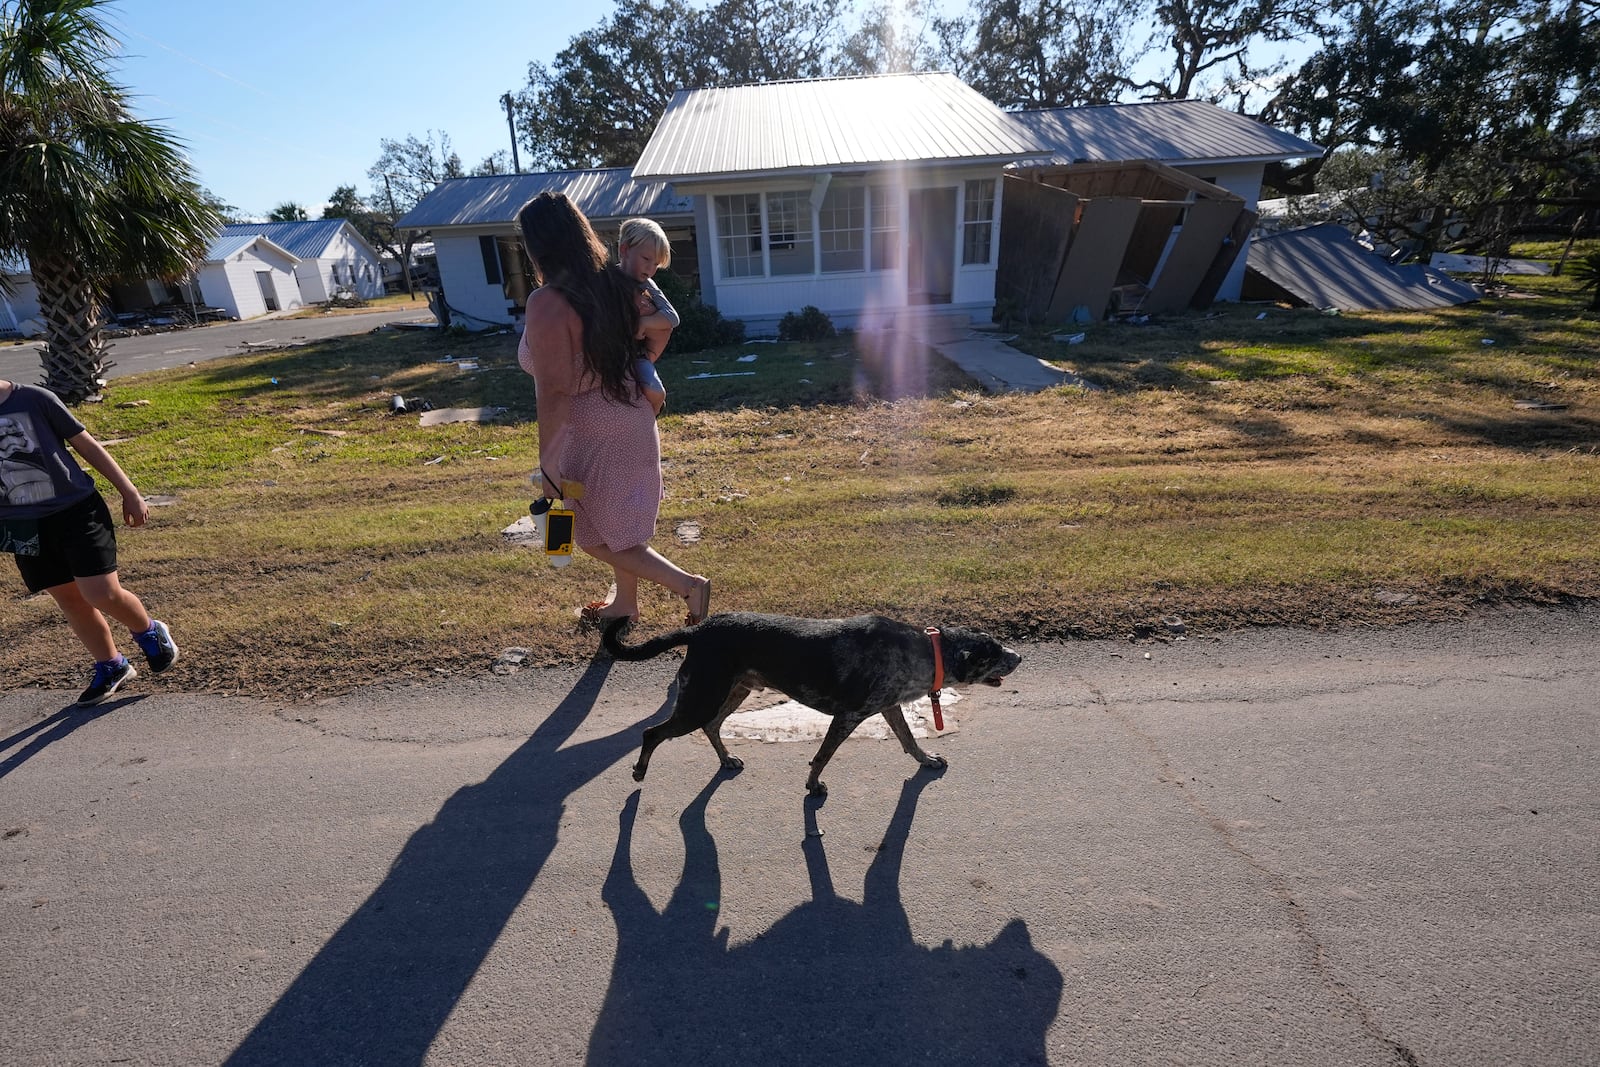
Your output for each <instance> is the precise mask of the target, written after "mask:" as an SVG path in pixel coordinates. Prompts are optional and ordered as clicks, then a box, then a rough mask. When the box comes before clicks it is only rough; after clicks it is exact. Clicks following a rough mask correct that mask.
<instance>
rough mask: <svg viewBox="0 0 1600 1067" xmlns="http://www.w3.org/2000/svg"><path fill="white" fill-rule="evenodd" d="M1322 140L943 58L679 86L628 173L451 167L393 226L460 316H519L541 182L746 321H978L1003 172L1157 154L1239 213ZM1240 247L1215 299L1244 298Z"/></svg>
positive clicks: (987, 302) (769, 326)
mask: <svg viewBox="0 0 1600 1067" xmlns="http://www.w3.org/2000/svg"><path fill="white" fill-rule="evenodd" d="M1320 152H1321V149H1320V148H1318V147H1317V146H1316V145H1313V144H1311V143H1309V142H1307V141H1303V140H1301V139H1300V138H1297V137H1294V136H1292V135H1290V134H1287V133H1284V132H1283V131H1280V130H1275V129H1273V128H1271V127H1268V126H1263V125H1262V124H1260V123H1258V122H1255V121H1253V120H1251V119H1247V118H1245V117H1243V116H1241V115H1237V114H1234V113H1232V112H1229V111H1226V110H1224V109H1222V108H1219V107H1216V106H1215V105H1213V104H1208V103H1204V102H1200V101H1171V102H1163V103H1151V104H1126V105H1111V106H1107V107H1087V108H1070V109H1055V110H1049V111H1033V112H1013V113H1007V112H1003V111H1001V110H1000V109H999V108H998V107H996V106H995V105H994V104H993V103H991V102H990V101H988V100H987V99H985V98H984V97H983V96H982V95H980V94H979V93H978V92H977V91H976V90H974V89H972V88H971V87H969V86H968V85H966V84H965V83H963V82H962V81H960V80H959V79H958V78H956V77H955V76H954V75H952V74H947V73H940V74H889V75H879V76H873V77H860V78H827V79H817V80H811V81H793V82H775V83H768V84H763V85H745V86H735V87H731V88H722V89H693V90H683V91H680V92H678V93H676V94H674V95H673V97H672V100H671V101H670V102H669V103H668V105H667V108H666V111H665V112H664V114H663V115H662V117H661V121H660V123H659V124H658V125H657V127H656V130H655V132H654V134H653V135H652V136H651V138H650V142H649V144H647V145H646V146H645V149H644V152H643V154H642V155H641V156H640V158H639V161H638V163H637V164H635V166H634V167H632V168H631V171H630V169H627V168H605V169H600V170H584V171H560V172H554V173H547V174H517V175H500V176H493V177H483V178H461V179H457V180H455V181H450V182H445V183H443V184H442V185H440V186H438V187H437V188H436V189H434V190H433V191H432V192H431V193H429V194H428V195H427V196H426V197H424V198H423V199H422V201H421V202H419V203H418V204H417V206H416V207H415V208H413V209H412V210H411V211H410V212H408V213H407V214H406V215H405V217H404V218H402V219H401V220H400V225H401V226H402V227H405V228H409V229H414V230H427V231H429V232H431V233H432V235H433V238H434V241H435V246H436V250H437V253H438V269H439V278H440V284H441V287H442V288H443V290H444V294H445V298H446V301H447V302H448V305H449V307H450V309H451V312H452V314H454V315H457V316H460V317H461V319H462V321H464V322H466V323H467V324H468V325H469V326H488V325H500V324H504V323H510V322H514V321H517V317H518V316H519V315H520V313H521V308H522V303H523V298H524V296H525V294H526V291H527V281H526V275H525V270H524V267H523V264H522V250H521V244H520V240H519V238H518V235H517V232H516V224H515V215H516V212H517V209H518V208H520V207H521V206H522V204H524V203H526V202H527V200H529V199H530V198H531V197H533V196H534V195H535V194H537V193H539V192H542V191H545V190H561V191H564V192H566V193H567V195H568V196H570V197H572V199H573V200H574V201H575V202H577V204H578V206H579V207H580V208H582V209H583V211H584V212H585V213H586V214H587V215H588V216H589V217H590V220H591V221H592V222H593V223H594V224H595V228H596V229H597V230H600V231H602V233H603V234H604V232H605V231H606V230H607V229H608V228H611V229H614V227H615V225H616V223H618V222H620V221H621V220H622V219H624V218H627V217H629V216H632V215H646V216H649V217H651V218H654V219H655V220H656V221H657V222H659V223H661V224H662V226H663V227H664V228H665V229H666V230H667V232H668V236H669V237H670V238H671V239H672V241H673V264H674V270H675V272H676V273H678V274H679V275H680V276H688V277H690V278H691V279H697V280H698V283H699V289H700V295H701V298H702V299H703V300H704V301H705V302H706V303H707V304H710V305H712V306H714V307H716V308H717V309H718V310H720V311H721V312H722V313H723V314H724V315H726V316H727V317H729V318H734V319H742V320H744V322H745V324H746V326H747V328H748V329H749V330H750V331H751V332H752V333H758V334H759V333H771V332H773V331H774V330H775V327H776V325H777V323H778V321H779V320H780V319H781V318H782V317H783V316H784V315H785V314H787V313H789V312H791V311H798V310H800V309H801V308H803V307H805V306H807V305H811V306H815V307H817V308H820V309H821V310H823V311H825V312H827V313H828V315H829V316H830V317H831V318H832V319H833V321H834V322H835V324H837V325H840V326H850V325H859V324H861V323H862V322H863V321H870V320H871V319H873V318H875V317H884V318H887V317H893V316H898V315H905V314H908V313H909V314H917V315H933V316H945V315H948V316H952V317H956V318H959V319H961V320H963V321H974V322H986V321H989V319H990V318H991V317H992V314H993V310H994V306H995V282H996V277H997V274H998V271H999V262H1000V249H1001V243H1002V227H1003V226H1004V224H1005V205H1004V199H1005V195H1004V190H1005V187H1006V182H1005V181H1003V180H1001V179H1002V177H1003V176H1004V175H1008V174H1025V173H1029V171H1028V168H1029V167H1041V168H1045V169H1048V168H1050V167H1051V166H1060V165H1062V164H1077V163H1082V162H1085V161H1099V160H1106V161H1117V162H1126V161H1153V162H1156V163H1163V164H1168V165H1170V166H1172V167H1174V168H1178V169H1180V170H1182V171H1184V172H1185V173H1186V177H1185V179H1184V180H1185V181H1188V182H1189V183H1190V185H1191V186H1195V185H1199V184H1201V183H1199V182H1196V181H1194V179H1203V180H1204V182H1207V183H1210V184H1211V185H1214V186H1217V187H1220V188H1219V189H1212V190H1211V192H1212V193H1213V194H1219V195H1221V194H1235V195H1237V197H1238V198H1239V199H1240V200H1242V201H1243V202H1244V204H1245V207H1246V209H1247V210H1250V209H1253V208H1254V205H1255V203H1256V201H1257V199H1258V197H1259V195H1260V191H1261V185H1262V181H1263V177H1264V174H1265V171H1266V168H1267V166H1269V165H1271V164H1274V163H1281V162H1282V161H1285V160H1290V159H1297V158H1304V157H1306V156H1311V155H1317V154H1320ZM1036 173H1042V171H1041V172H1036ZM1194 195H1197V194H1194V193H1193V192H1191V193H1190V196H1191V199H1192V198H1193V196H1194ZM1236 213H1237V212H1236ZM1173 217H1175V218H1180V219H1181V218H1182V217H1183V215H1182V213H1181V212H1179V211H1178V209H1177V208H1176V207H1174V208H1173ZM1252 217H1253V212H1252ZM1180 230H1181V224H1180V226H1179V227H1178V228H1175V229H1173V231H1172V235H1171V238H1170V239H1169V242H1168V243H1169V247H1170V246H1171V244H1173V243H1175V242H1176V240H1177V236H1178V234H1179V232H1180ZM1013 236H1014V237H1015V236H1017V235H1013ZM1158 248H1159V244H1158ZM1244 262H1245V256H1244V255H1242V254H1241V255H1238V256H1237V259H1236V261H1234V262H1232V264H1231V266H1230V268H1229V269H1228V271H1227V274H1226V278H1225V279H1224V280H1223V281H1222V282H1221V284H1220V288H1218V289H1217V290H1216V296H1217V298H1219V299H1237V298H1238V294H1239V287H1240V284H1241V282H1242V279H1243V272H1244ZM1110 269H1111V270H1112V271H1115V269H1116V265H1115V264H1112V266H1111V268H1110ZM1207 291H1210V289H1209V287H1208V290H1207Z"/></svg>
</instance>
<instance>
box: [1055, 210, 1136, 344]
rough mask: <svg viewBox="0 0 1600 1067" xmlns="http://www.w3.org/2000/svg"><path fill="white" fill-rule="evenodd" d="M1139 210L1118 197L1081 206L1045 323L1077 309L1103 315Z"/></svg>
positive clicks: (1097, 317)
mask: <svg viewBox="0 0 1600 1067" xmlns="http://www.w3.org/2000/svg"><path fill="white" fill-rule="evenodd" d="M1141 206H1142V204H1141V202H1140V201H1138V200H1134V199H1131V198H1128V197H1120V196H1108V197H1100V198H1098V199H1095V200H1090V201H1087V202H1086V203H1085V204H1084V205H1083V219H1082V221H1080V222H1079V223H1078V229H1077V232H1076V233H1075V234H1074V235H1073V238H1072V246H1071V247H1070V248H1068V249H1067V261H1066V263H1065V264H1064V265H1063V266H1062V268H1061V276H1060V277H1059V278H1058V279H1057V280H1056V288H1055V292H1054V294H1053V295H1052V296H1051V298H1050V306H1049V308H1048V310H1047V311H1046V312H1045V317H1046V318H1047V319H1048V320H1050V321H1052V322H1054V321H1059V320H1061V319H1064V318H1066V317H1067V316H1069V315H1071V314H1072V309H1073V308H1075V307H1078V306H1079V305H1082V306H1084V307H1086V308H1088V309H1089V313H1090V314H1091V315H1093V316H1094V317H1095V318H1096V319H1099V318H1101V317H1102V316H1103V315H1104V314H1105V311H1106V304H1107V303H1108V302H1109V301H1110V300H1111V287H1112V286H1113V285H1115V284H1116V282H1117V269H1118V268H1119V267H1121V266H1122V257H1123V253H1124V252H1126V250H1127V247H1128V239H1129V238H1130V237H1131V236H1132V235H1133V228H1134V226H1135V225H1136V224H1137V223H1138V221H1139V210H1140V208H1141Z"/></svg>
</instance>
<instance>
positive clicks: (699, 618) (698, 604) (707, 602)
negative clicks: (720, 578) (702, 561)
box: [683, 578, 711, 626]
mask: <svg viewBox="0 0 1600 1067" xmlns="http://www.w3.org/2000/svg"><path fill="white" fill-rule="evenodd" d="M683 599H684V600H685V601H687V602H688V604H689V614H688V615H687V616H686V617H685V618H684V620H683V624H684V625H685V626H695V625H698V624H699V623H702V622H705V621H706V616H707V615H709V614H711V579H710V578H701V579H700V580H699V583H698V584H697V585H696V586H695V587H694V588H693V589H691V590H689V594H688V595H687V596H685V597H684V598H683Z"/></svg>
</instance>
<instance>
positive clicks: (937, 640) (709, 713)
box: [601, 611, 1022, 796]
mask: <svg viewBox="0 0 1600 1067" xmlns="http://www.w3.org/2000/svg"><path fill="white" fill-rule="evenodd" d="M626 621H627V620H624V619H618V620H616V621H615V622H613V623H611V624H610V625H609V626H607V627H606V630H605V635H604V637H603V638H602V640H601V643H602V644H603V645H604V646H605V649H606V651H607V652H609V653H611V655H613V656H614V657H616V658H617V659H619V660H628V661H638V660H646V659H650V658H652V657H654V656H658V655H660V654H661V653H663V652H665V651H666V650H667V649H669V648H678V647H679V646H685V647H686V649H687V650H686V651H685V653H684V657H683V666H682V667H680V668H679V669H678V699H677V702H676V703H675V704H674V705H673V708H672V715H671V716H670V717H668V718H667V720H666V721H665V722H660V723H657V724H655V725H654V726H651V727H648V728H647V729H646V730H645V732H644V747H643V748H642V749H640V751H639V762H638V763H636V764H634V767H633V780H634V781H636V782H642V781H644V775H645V771H646V770H647V769H648V768H649V766H650V754H651V753H652V752H654V751H655V748H656V746H657V745H659V744H661V742H663V741H665V740H666V739H667V738H669V737H682V736H683V735H684V734H686V733H689V732H690V731H691V730H704V731H705V735H706V737H708V738H710V740H711V747H712V748H714V749H716V752H717V756H718V757H719V758H720V759H721V760H722V766H723V767H725V768H727V769H729V770H738V769H739V768H741V767H743V766H744V762H743V761H742V760H740V759H738V758H737V757H735V756H732V755H729V753H728V750H727V748H726V747H725V746H724V745H723V743H722V736H721V731H722V721H723V720H724V719H726V718H727V717H728V716H729V715H731V714H732V713H733V712H734V710H735V709H737V708H738V706H739V704H740V702H741V701H743V700H744V698H745V697H747V696H749V695H750V692H751V691H752V690H754V689H759V688H762V687H767V688H771V689H777V690H779V691H781V692H783V693H785V694H787V695H788V696H789V697H791V698H792V699H794V700H798V701H799V702H800V703H802V704H805V705H806V706H807V707H812V708H815V709H817V710H818V711H820V712H823V713H824V714H827V715H831V716H833V723H832V724H831V725H830V726H829V727H828V733H827V736H825V737H824V738H823V739H822V747H821V748H819V749H818V750H817V755H816V757H815V758H814V759H812V761H811V776H810V777H809V778H808V779H806V790H807V791H808V792H810V793H813V794H815V795H818V796H821V795H823V794H826V793H827V791H828V788H827V786H825V785H823V784H822V780H821V778H820V777H819V776H820V775H821V774H822V768H824V767H826V766H827V765H828V760H829V759H831V758H832V757H833V753H834V750H836V749H837V748H838V747H839V745H840V744H841V743H842V742H843V741H844V739H845V738H847V737H849V736H850V734H851V732H852V731H853V730H855V728H856V727H857V726H859V725H860V724H861V722H862V721H863V720H865V719H867V718H869V717H870V716H873V715H880V714H881V715H882V716H883V717H884V719H885V720H887V722H888V723H889V727H890V729H892V730H894V735H895V737H897V738H899V740H900V747H902V748H904V749H905V750H906V752H908V753H909V754H910V755H911V756H912V757H913V758H914V759H916V761H917V762H918V763H920V764H922V765H923V766H924V767H943V766H945V760H944V757H943V756H935V755H929V754H928V753H926V752H924V751H923V750H922V748H921V746H919V745H918V744H917V742H916V740H915V739H914V738H913V737H912V736H911V728H910V727H909V726H907V725H906V719H905V715H904V714H903V713H902V712H901V710H900V705H901V704H904V703H905V702H906V701H908V700H915V699H917V698H918V697H923V696H927V695H928V694H929V693H930V692H931V691H932V690H933V688H934V684H935V683H934V677H935V671H936V669H937V668H938V667H940V666H942V673H943V676H944V680H946V681H950V682H960V683H969V682H983V683H985V684H986V685H995V686H997V685H999V684H1000V679H1001V678H1004V677H1005V676H1006V675H1008V674H1010V673H1011V672H1012V671H1014V670H1016V668H1017V664H1018V663H1020V662H1021V661H1022V657H1021V656H1018V655H1017V654H1016V653H1015V652H1013V651H1011V650H1010V649H1009V648H1006V647H1005V646H1004V645H1002V644H1001V643H1000V642H998V641H996V640H995V639H994V638H992V637H990V636H989V635H988V634H982V633H978V632H976V631H973V630H965V629H961V628H958V627H950V628H949V629H945V630H941V631H937V632H929V631H924V630H919V629H917V628H916V627H914V626H908V625H906V624H905V623H903V622H896V621H895V620H893V619H886V618H884V617H883V616H881V615H858V616H856V617H855V618H853V619H795V618H790V617H789V616H786V615H757V614H754V613H752V612H742V611H741V612H729V613H727V614H723V615H713V616H712V617H711V618H709V619H706V620H705V621H704V622H702V623H700V624H699V625H697V626H687V627H683V628H682V629H678V630H673V631H672V632H671V633H667V634H663V635H662V636H660V637H656V638H652V639H650V640H648V641H645V642H643V643H642V644H638V645H625V644H623V643H622V641H621V632H622V628H623V626H624V625H625V623H626ZM936 650H937V655H938V662H937V663H936V661H935V654H936Z"/></svg>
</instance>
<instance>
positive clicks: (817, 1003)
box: [588, 774, 1062, 1067]
mask: <svg viewBox="0 0 1600 1067" xmlns="http://www.w3.org/2000/svg"><path fill="white" fill-rule="evenodd" d="M726 778H727V776H726V775H719V776H718V777H717V778H715V779H713V780H712V782H711V783H710V784H709V785H707V786H706V788H705V789H704V790H702V791H701V792H700V794H699V796H697V797H696V798H695V800H694V802H693V803H691V804H690V805H689V806H688V808H687V809H685V811H684V812H683V815H682V816H681V818H680V820H679V823H680V827H681V829H682V831H683V840H684V862H683V874H682V877H681V878H680V879H679V882H678V885H677V888H676V889H675V890H674V892H673V894H672V898H671V900H670V901H669V902H668V903H667V906H666V908H665V909H664V910H662V911H661V912H659V913H658V912H657V911H656V910H655V907H654V906H653V905H652V904H651V903H650V900H649V898H648V897H647V896H646V895H645V893H644V891H643V890H642V889H641V888H640V886H639V884H638V881H637V879H636V878H635V877H634V874H633V867H632V853H631V842H632V837H633V826H634V820H635V818H636V817H637V814H638V806H639V793H638V792H637V791H635V792H634V793H633V794H632V795H631V796H630V797H629V798H628V801H627V803H626V804H625V805H624V807H623V809H622V814H621V826H620V830H619V833H618V838H617V850H616V853H615V855H614V856H613V859H612V864H611V870H610V872H609V874H608V875H607V877H606V881H605V887H604V892H603V898H604V900H605V903H606V905H607V906H608V907H609V908H610V909H611V912H612V914H613V916H614V917H615V920H616V924H617V955H616V962H615V964H614V967H613V971H612V976H611V985H610V988H609V989H608V990H607V992H606V999H605V1003H604V1005H603V1006H602V1008H601V1011H600V1016H599V1019H598V1020H597V1022H596V1024H595V1029H594V1033H593V1035H592V1037H591V1039H590V1045H589V1060H588V1062H589V1063H590V1064H594V1065H597V1067H612V1065H620V1064H629V1065H638V1064H662V1065H668V1064H670V1065H673V1067H677V1065H679V1064H683V1063H698V1064H713V1065H714V1064H750V1063H760V1064H804V1065H806V1067H813V1065H815V1064H819V1063H870V1064H900V1063H928V1062H938V1063H950V1064H1026V1063H1040V1064H1042V1063H1045V1062H1047V1060H1046V1054H1045V1036H1046V1033H1047V1031H1048V1030H1049V1028H1050V1024H1051V1022H1052V1021H1053V1020H1054V1019H1055V1016H1056V1013H1057V1010H1058V1008H1059V1006H1060V1001H1061V991H1062V980H1061V973H1060V972H1059V971H1058V970H1057V969H1056V967H1055V965H1054V964H1053V963H1052V962H1051V961H1050V960H1049V958H1048V957H1046V956H1045V955H1043V954H1042V953H1040V952H1038V951H1037V950H1035V949H1034V947H1033V943H1032V941H1031V939H1030V938H1029V936H1028V928H1027V924H1026V923H1025V922H1024V921H1023V920H1021V919H1013V920H1012V921H1011V922H1009V923H1008V924H1007V925H1006V926H1005V928H1004V929H1002V930H1001V931H1000V933H999V935H998V936H996V937H995V939H994V940H993V941H992V942H990V943H989V944H987V945H974V946H969V947H965V948H956V947H954V946H953V945H952V944H951V942H950V941H948V940H947V941H945V943H944V944H943V945H941V946H939V947H937V948H930V947H927V946H924V945H921V944H918V943H917V942H916V940H914V938H913V937H912V931H911V924H910V921H909V919H908V917H907V915H906V910H905V905H904V903H903V902H902V900H901V895H900V875H901V864H902V859H903V857H904V855H905V844H906V839H907V836H908V834H909V832H910V829H911V821H912V817H913V815H914V813H915V809H916V805H917V799H918V797H919V795H920V794H921V792H922V790H923V789H925V788H926V787H927V786H928V785H929V784H931V783H932V782H933V781H936V780H937V777H936V776H932V775H926V774H918V775H916V776H915V777H914V778H912V779H910V780H908V781H907V782H906V784H905V786H904V787H903V788H902V790H901V794H900V801H899V804H898V805H897V806H896V808H895V812H894V815H893V817H892V818H891V820H890V822H889V827H888V830H887V832H886V833H885V835H884V841H883V844H882V846H881V847H880V850H879V852H878V854H877V856H876V858H875V859H874V860H873V862H872V864H871V866H870V867H869V869H868V871H867V875H866V879H865V892H864V894H863V900H862V902H861V903H859V904H857V903H855V902H853V901H850V900H846V899H842V898H840V897H839V896H838V895H836V894H835V893H834V889H833V881H832V877H831V875H830V874H829V872H828V861H827V856H826V853H825V852H824V850H823V844H822V836H821V834H820V833H818V832H817V828H816V813H817V807H818V806H819V804H820V801H817V800H814V799H813V800H808V801H807V802H806V812H805V815H806V829H807V834H806V838H805V841H804V844H803V845H802V849H803V851H804V853H805V861H806V867H807V872H808V874H809V876H810V880H811V891H812V899H811V901H810V902H809V903H806V904H802V905H800V906H799V907H797V908H795V909H794V910H793V911H791V912H790V913H789V914H788V915H785V916H784V917H783V918H782V919H780V920H778V922H776V923H775V924H773V926H772V927H771V928H770V929H768V930H767V931H766V932H764V933H762V934H759V935H757V937H756V938H755V939H754V940H753V941H751V942H749V943H747V944H744V945H739V946H736V947H733V948H729V945H728V930H727V929H726V928H722V929H718V927H717V918H718V911H717V908H718V905H719V903H720V901H721V899H722V876H721V869H720V866H719V863H718V858H717V847H716V842H715V841H714V840H713V839H712V837H711V834H710V833H709V831H708V830H707V829H706V808H707V805H708V804H709V803H710V800H711V796H712V794H713V793H714V792H715V791H716V789H717V787H718V785H720V784H721V783H722V782H723V781H725V780H726Z"/></svg>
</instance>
